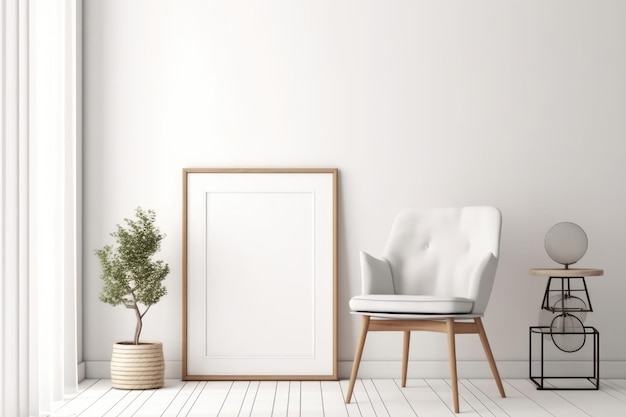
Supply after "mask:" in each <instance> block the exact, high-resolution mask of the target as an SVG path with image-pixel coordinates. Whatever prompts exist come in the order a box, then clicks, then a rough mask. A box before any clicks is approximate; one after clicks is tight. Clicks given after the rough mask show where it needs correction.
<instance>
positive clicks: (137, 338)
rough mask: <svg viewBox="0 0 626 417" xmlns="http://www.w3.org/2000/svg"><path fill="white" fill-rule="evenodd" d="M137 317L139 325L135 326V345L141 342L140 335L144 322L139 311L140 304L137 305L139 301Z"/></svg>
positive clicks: (136, 311)
mask: <svg viewBox="0 0 626 417" xmlns="http://www.w3.org/2000/svg"><path fill="white" fill-rule="evenodd" d="M135 317H136V318H137V325H136V326H135V339H134V340H133V342H134V344H135V345H138V344H139V335H140V334H141V327H142V326H143V323H142V320H141V318H142V315H141V313H140V312H139V306H137V303H135Z"/></svg>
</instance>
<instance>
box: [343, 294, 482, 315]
mask: <svg viewBox="0 0 626 417" xmlns="http://www.w3.org/2000/svg"><path fill="white" fill-rule="evenodd" d="M473 305H474V302H473V301H472V300H470V299H468V298H463V297H440V296H434V295H396V294H368V295H357V296H355V297H352V299H350V309H351V310H352V311H358V312H371V313H399V314H467V313H470V312H471V311H472V307H473Z"/></svg>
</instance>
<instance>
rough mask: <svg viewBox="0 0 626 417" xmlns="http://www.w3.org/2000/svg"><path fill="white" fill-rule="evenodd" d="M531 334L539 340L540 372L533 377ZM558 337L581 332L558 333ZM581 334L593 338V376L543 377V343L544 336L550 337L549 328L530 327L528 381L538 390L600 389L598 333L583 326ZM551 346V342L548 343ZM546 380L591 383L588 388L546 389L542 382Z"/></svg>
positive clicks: (591, 328) (592, 328)
mask: <svg viewBox="0 0 626 417" xmlns="http://www.w3.org/2000/svg"><path fill="white" fill-rule="evenodd" d="M533 334H537V335H539V337H540V339H541V360H540V361H541V367H540V369H541V372H540V375H533V337H532V336H533ZM558 334H559V335H567V334H572V335H580V334H581V332H580V331H578V332H559V333H558ZM582 334H584V335H585V337H587V336H588V335H592V336H593V375H590V376H546V375H544V343H545V338H544V336H546V335H551V328H550V327H549V326H531V327H530V328H529V337H528V339H529V347H528V350H529V356H530V357H529V367H528V374H529V378H530V380H531V381H532V382H533V383H534V384H535V385H536V386H537V389H538V390H555V391H556V390H598V389H599V387H600V332H598V330H597V329H596V328H595V327H593V326H584V327H583V332H582ZM550 343H551V344H552V341H550ZM546 379H570V380H571V379H586V380H588V381H589V382H590V383H591V387H589V388H566V387H552V386H551V387H547V386H545V384H544V382H545V380H546Z"/></svg>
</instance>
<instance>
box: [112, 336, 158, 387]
mask: <svg viewBox="0 0 626 417" xmlns="http://www.w3.org/2000/svg"><path fill="white" fill-rule="evenodd" d="M164 371H165V362H164V361H163V344H162V343H161V342H141V343H140V344H138V345H134V344H132V343H131V342H119V343H115V344H114V345H113V354H112V355H111V385H112V386H113V388H119V389H154V388H160V387H162V386H163V375H164Z"/></svg>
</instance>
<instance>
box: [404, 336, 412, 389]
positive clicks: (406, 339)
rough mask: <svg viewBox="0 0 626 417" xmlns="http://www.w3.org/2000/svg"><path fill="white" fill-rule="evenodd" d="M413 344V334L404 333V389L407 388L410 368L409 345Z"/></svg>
mask: <svg viewBox="0 0 626 417" xmlns="http://www.w3.org/2000/svg"><path fill="white" fill-rule="evenodd" d="M410 344H411V332H410V331H409V330H405V331H404V345H403V346H402V387H403V388H404V387H406V374H407V369H408V367H409V345H410Z"/></svg>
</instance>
